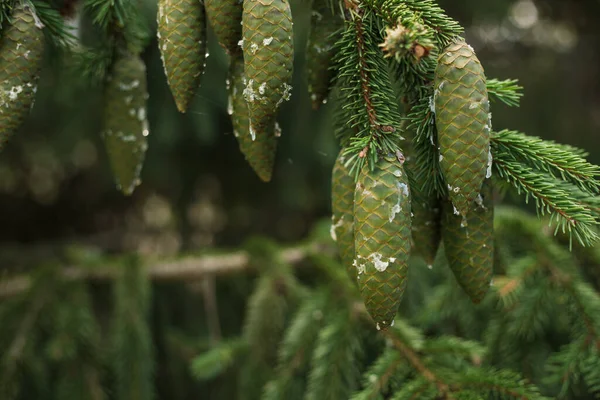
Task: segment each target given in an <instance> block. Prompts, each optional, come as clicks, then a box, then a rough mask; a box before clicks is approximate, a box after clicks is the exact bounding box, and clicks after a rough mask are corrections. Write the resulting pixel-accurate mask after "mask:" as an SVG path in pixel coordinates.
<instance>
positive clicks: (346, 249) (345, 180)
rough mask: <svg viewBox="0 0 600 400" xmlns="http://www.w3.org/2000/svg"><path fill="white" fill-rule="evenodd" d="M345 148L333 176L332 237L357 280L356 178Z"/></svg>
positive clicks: (347, 266)
mask: <svg viewBox="0 0 600 400" xmlns="http://www.w3.org/2000/svg"><path fill="white" fill-rule="evenodd" d="M343 153H344V150H343V149H342V150H340V154H339V155H338V157H337V159H336V160H335V165H334V166H333V173H332V177H331V209H332V212H333V215H332V216H331V223H332V225H331V237H332V238H333V240H335V241H336V243H337V248H338V252H339V254H340V257H341V259H342V263H343V264H344V266H345V267H346V271H347V272H348V276H349V277H350V278H351V279H352V282H356V267H355V266H354V265H353V262H354V187H355V186H356V185H355V183H354V178H353V177H352V175H350V168H349V167H348V166H347V165H345V164H344V163H345V162H346V158H345V157H344V155H343Z"/></svg>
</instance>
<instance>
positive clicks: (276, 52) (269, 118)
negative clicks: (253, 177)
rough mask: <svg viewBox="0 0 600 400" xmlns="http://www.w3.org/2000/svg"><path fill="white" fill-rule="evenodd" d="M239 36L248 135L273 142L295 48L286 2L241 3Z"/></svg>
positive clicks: (248, 0) (254, 0)
mask: <svg viewBox="0 0 600 400" xmlns="http://www.w3.org/2000/svg"><path fill="white" fill-rule="evenodd" d="M242 33H243V40H244V41H243V54H244V73H245V75H246V77H245V78H246V82H245V88H244V98H245V99H246V102H247V103H248V112H249V116H250V127H249V130H250V136H251V138H252V139H253V140H272V138H273V136H277V134H278V132H277V130H276V129H275V117H276V114H277V109H278V108H279V105H280V104H281V103H282V102H283V101H286V100H288V99H289V97H290V94H291V89H292V87H291V85H290V83H291V80H292V66H293V61H294V48H293V39H292V14H291V10H290V6H289V4H288V2H287V1H286V0H244V13H243V16H242ZM268 178H269V179H270V174H269V176H268ZM263 180H268V179H264V178H263Z"/></svg>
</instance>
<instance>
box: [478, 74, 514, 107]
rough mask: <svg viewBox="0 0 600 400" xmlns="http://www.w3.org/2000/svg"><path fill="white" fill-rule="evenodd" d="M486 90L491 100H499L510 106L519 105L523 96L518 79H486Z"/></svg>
mask: <svg viewBox="0 0 600 400" xmlns="http://www.w3.org/2000/svg"><path fill="white" fill-rule="evenodd" d="M486 84H487V91H488V95H489V97H490V99H491V100H494V99H495V100H499V101H501V102H502V103H504V104H506V105H507V106H510V107H519V103H520V101H521V97H523V93H522V90H523V87H522V86H520V85H519V80H518V79H505V80H503V81H501V80H498V79H488V80H487V82H486Z"/></svg>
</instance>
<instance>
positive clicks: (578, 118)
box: [0, 0, 600, 258]
mask: <svg viewBox="0 0 600 400" xmlns="http://www.w3.org/2000/svg"><path fill="white" fill-rule="evenodd" d="M146 3H147V4H146V5H145V7H144V13H145V15H146V17H147V19H148V21H149V23H150V24H151V25H154V19H155V2H154V1H153V0H147V1H146ZM307 3H308V2H305V1H301V0H296V1H293V2H292V11H293V13H294V18H295V24H294V29H295V31H294V34H295V38H294V39H295V45H296V67H295V68H296V69H295V75H294V85H293V86H294V89H293V93H292V99H291V101H290V102H287V103H285V104H284V105H283V107H282V110H281V113H280V117H279V121H280V124H281V126H282V128H283V136H282V137H281V140H280V142H279V150H278V156H277V165H276V168H275V173H274V176H273V180H272V182H271V183H268V184H265V183H262V182H261V181H259V179H258V178H257V177H256V176H255V175H254V173H253V172H252V170H251V169H250V167H249V166H247V165H246V163H245V161H244V159H243V156H242V155H241V154H240V152H239V151H238V148H237V143H236V141H235V139H234V137H233V135H232V134H231V132H232V128H231V124H230V122H229V118H228V115H227V113H226V104H227V98H226V92H225V79H226V71H227V59H226V56H225V54H224V52H223V51H222V50H221V49H220V48H219V47H218V46H217V45H216V44H215V43H214V40H212V42H211V48H210V57H209V58H208V60H207V61H208V62H207V69H206V74H205V75H204V77H203V83H202V87H201V89H200V90H199V92H198V94H197V97H196V100H195V102H194V103H193V105H192V106H191V110H190V111H189V112H188V113H187V114H186V115H182V114H179V113H178V112H177V111H176V109H175V105H174V102H173V100H172V98H171V95H170V93H169V91H168V88H167V86H166V80H165V77H164V75H163V69H162V66H161V64H160V59H159V54H158V49H157V45H156V40H153V41H152V42H151V43H150V45H149V46H148V47H147V49H146V50H145V52H144V53H143V58H144V60H145V61H146V63H147V65H148V85H149V91H150V99H149V104H148V114H149V120H150V136H149V151H148V153H147V158H146V163H145V166H144V169H143V171H142V180H143V183H142V185H141V186H140V187H139V188H138V189H137V190H136V192H135V193H134V195H133V196H132V197H124V196H123V195H121V194H120V193H119V192H118V191H117V190H116V189H115V185H114V183H113V179H112V176H111V172H110V169H109V165H108V162H107V159H106V154H105V150H104V146H103V143H102V141H101V138H100V129H101V125H102V120H101V110H102V102H101V91H100V89H99V88H90V87H88V86H86V85H85V84H82V82H81V79H79V78H78V76H77V74H76V73H72V72H68V71H67V70H66V69H65V68H64V67H63V66H62V65H61V64H60V63H59V62H56V61H53V60H52V58H53V57H52V54H50V52H49V54H48V56H49V57H48V62H47V63H46V64H47V67H46V68H45V69H44V71H43V73H42V77H41V81H40V88H39V91H38V96H37V100H36V104H35V107H34V109H33V112H32V114H31V116H30V118H29V119H28V121H27V123H26V124H25V125H24V126H23V128H22V129H21V130H20V131H19V132H18V133H17V134H16V135H15V137H14V138H13V139H12V140H11V141H10V143H9V144H8V145H7V146H6V148H5V150H4V151H3V152H2V153H1V154H0V249H2V250H0V257H5V258H6V257H9V255H13V254H19V257H21V258H22V257H24V256H26V253H27V252H24V251H19V249H21V250H22V249H24V248H28V246H30V245H31V244H34V243H35V244H36V246H40V245H41V244H44V245H48V244H52V243H57V242H58V243H62V242H70V241H78V242H86V243H91V244H94V245H98V246H99V247H101V248H104V249H108V250H110V251H122V250H137V251H140V252H142V253H160V254H173V253H176V252H178V251H180V250H196V249H201V248H206V247H212V246H236V245H239V244H240V243H242V242H243V241H244V240H245V238H247V237H248V236H249V235H254V234H267V235H269V236H272V237H274V238H276V239H278V240H281V241H284V242H291V241H295V240H298V239H300V238H302V237H303V236H304V235H305V234H306V232H307V231H308V230H309V229H310V227H311V225H312V223H313V222H314V221H315V220H316V219H318V218H321V217H327V216H328V214H329V189H330V182H329V181H330V170H331V167H332V164H333V161H334V159H335V156H336V154H337V144H336V142H335V140H334V138H333V126H332V121H331V111H332V107H331V105H330V104H328V105H326V106H324V107H323V108H322V109H321V110H319V111H318V112H315V111H312V110H311V108H310V101H309V99H308V95H307V93H306V83H305V75H304V72H303V65H304V54H303V52H304V46H305V43H306V35H307V30H306V28H307V17H308V9H307V5H306V4H307ZM440 3H441V4H442V6H443V7H445V9H446V10H447V11H448V13H449V14H450V15H451V16H453V17H455V18H456V19H457V20H459V21H460V22H461V24H463V25H464V26H465V27H466V37H467V40H468V41H469V42H470V43H471V44H472V45H473V47H474V48H475V50H476V51H477V53H478V56H479V58H480V59H481V61H482V63H483V65H484V67H485V69H486V73H487V75H488V77H490V78H500V79H505V78H518V79H519V80H520V82H521V84H522V85H523V86H524V87H525V91H524V93H525V97H524V98H523V100H522V106H521V108H519V109H509V108H507V107H506V106H503V105H501V104H498V103H494V104H493V106H492V112H493V123H494V129H496V130H500V129H504V128H508V129H515V130H521V131H523V132H526V133H528V134H530V135H535V136H540V137H542V138H545V139H552V140H556V141H559V142H562V143H567V144H571V145H574V146H578V147H582V148H584V149H587V150H588V151H589V152H590V157H589V159H590V161H592V162H594V163H596V164H597V163H600V151H598V145H599V144H600V139H599V138H600V136H599V134H598V131H599V128H600V79H599V78H600V74H599V66H600V60H599V52H598V50H600V43H599V40H600V35H599V34H598V33H599V30H600V25H599V24H598V21H599V17H600V2H598V1H595V0H570V1H558V0H556V1H542V0H538V1H535V2H532V1H529V0H521V1H517V2H515V1H507V0H486V1H480V0H466V1H450V0H444V1H441V2H440ZM153 29H154V27H153ZM211 37H212V36H211ZM23 246H26V247H23Z"/></svg>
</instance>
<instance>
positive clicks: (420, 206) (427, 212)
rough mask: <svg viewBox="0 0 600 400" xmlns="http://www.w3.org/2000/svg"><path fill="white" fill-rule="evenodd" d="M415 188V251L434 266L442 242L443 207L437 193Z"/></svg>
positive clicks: (413, 207) (413, 205)
mask: <svg viewBox="0 0 600 400" xmlns="http://www.w3.org/2000/svg"><path fill="white" fill-rule="evenodd" d="M415 186H418V185H413V186H411V194H412V201H411V207H412V214H413V217H412V238H413V250H414V252H415V254H417V255H419V256H421V257H422V258H423V260H425V262H426V263H427V265H429V266H432V265H433V262H434V261H435V256H436V254H437V251H438V248H439V247H440V242H441V241H442V231H441V211H442V205H441V202H440V200H439V199H438V197H437V194H436V193H435V192H432V193H430V194H426V193H423V192H422V191H421V190H419V189H418V187H415Z"/></svg>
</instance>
